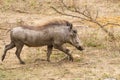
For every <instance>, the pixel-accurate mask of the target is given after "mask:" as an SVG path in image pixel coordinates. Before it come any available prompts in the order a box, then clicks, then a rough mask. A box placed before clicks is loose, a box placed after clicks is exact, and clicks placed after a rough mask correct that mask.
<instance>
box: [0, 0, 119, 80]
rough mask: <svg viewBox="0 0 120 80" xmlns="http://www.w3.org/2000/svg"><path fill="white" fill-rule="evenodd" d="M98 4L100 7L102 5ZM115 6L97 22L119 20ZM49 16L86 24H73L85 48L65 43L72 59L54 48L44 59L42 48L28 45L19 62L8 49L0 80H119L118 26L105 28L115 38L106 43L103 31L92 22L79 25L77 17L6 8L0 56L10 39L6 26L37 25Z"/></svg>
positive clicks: (1, 16)
mask: <svg viewBox="0 0 120 80" xmlns="http://www.w3.org/2000/svg"><path fill="white" fill-rule="evenodd" d="M111 1H112V0H111ZM99 2H101V1H99ZM114 4H115V3H114ZM114 4H112V5H114ZM117 5H119V4H117ZM99 6H100V3H98V5H97V7H99ZM101 6H103V4H102V5H101ZM100 8H102V10H103V11H105V10H104V9H106V7H100ZM117 8H118V6H117ZM117 8H116V7H114V8H113V9H112V10H111V12H112V13H111V14H110V13H109V15H107V13H104V12H103V13H102V15H101V16H100V18H99V21H100V22H101V23H104V22H115V23H120V16H119V15H120V14H119V13H118V12H115V13H114V12H113V10H117ZM108 11H110V10H108ZM118 11H119V10H118ZM101 12H102V11H101ZM105 15H107V16H105ZM50 18H62V19H66V20H69V21H70V22H72V23H73V24H74V25H82V26H86V27H76V28H77V30H78V32H79V36H80V39H81V41H82V42H83V46H84V47H85V50H84V51H82V52H81V51H78V50H77V49H75V48H74V47H73V46H71V45H69V44H66V45H65V46H67V47H68V48H69V49H70V50H71V51H72V55H73V57H74V61H73V62H70V61H68V60H67V59H64V57H65V56H66V55H65V54H64V53H62V52H60V51H58V50H56V49H54V50H53V54H52V55H51V62H47V61H46V47H40V48H38V47H37V48H32V47H31V48H29V47H27V46H25V47H24V49H23V50H22V54H21V57H22V59H23V60H24V61H25V62H26V64H25V65H21V64H19V61H18V59H17V57H16V56H15V53H14V52H15V49H12V50H10V51H8V53H7V56H6V58H5V60H4V62H0V80H104V79H105V78H115V79H117V80H119V79H120V51H119V48H120V27H113V26H112V27H110V28H108V30H110V31H112V32H113V33H114V35H115V37H116V41H112V42H110V41H109V37H108V36H107V35H106V33H105V32H103V31H102V30H101V29H99V28H98V27H96V25H95V24H92V23H88V22H86V23H84V24H82V23H79V22H78V21H79V20H78V19H75V18H71V17H66V16H61V15H58V14H53V15H52V14H49V15H48V14H47V15H43V14H38V13H37V14H36V13H32V14H31V13H30V14H29V13H19V12H15V11H9V10H7V11H3V12H2V11H1V12H0V52H1V53H0V56H2V54H3V50H4V46H5V45H6V44H8V43H9V42H10V38H9V32H8V33H7V31H8V30H9V29H11V28H13V27H17V26H18V25H19V23H20V22H21V20H22V21H24V24H29V25H38V24H40V23H39V21H40V20H43V19H44V20H45V19H50ZM88 24H89V25H88ZM89 26H90V27H89ZM91 26H93V27H91ZM94 26H95V27H94ZM0 59H1V58H0Z"/></svg>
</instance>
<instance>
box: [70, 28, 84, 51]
mask: <svg viewBox="0 0 120 80" xmlns="http://www.w3.org/2000/svg"><path fill="white" fill-rule="evenodd" d="M69 43H70V44H71V45H73V46H75V47H76V48H77V49H78V50H81V51H82V50H84V49H83V47H82V45H81V44H82V43H81V42H80V39H79V37H78V33H77V30H75V29H71V30H70V34H69Z"/></svg>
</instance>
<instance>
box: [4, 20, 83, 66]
mask: <svg viewBox="0 0 120 80" xmlns="http://www.w3.org/2000/svg"><path fill="white" fill-rule="evenodd" d="M10 38H11V43H10V44H8V45H6V46H5V49H4V54H3V56H2V61H3V60H4V58H5V56H6V52H7V51H8V50H10V49H12V48H14V47H16V52H15V54H16V56H17V58H18V59H19V61H20V63H21V64H24V62H23V61H22V59H21V57H20V53H21V50H22V48H23V46H24V45H27V46H29V47H40V46H45V45H46V46H47V61H50V55H51V53H52V49H53V47H54V48H55V49H58V50H60V51H62V52H64V53H65V54H67V55H68V56H69V60H71V61H73V57H72V55H71V53H70V51H69V50H68V49H67V48H65V47H63V46H62V45H63V44H64V43H70V44H71V45H73V46H74V47H76V48H77V49H79V50H83V48H82V47H81V45H80V40H79V38H78V34H77V30H75V29H73V25H72V24H71V23H70V22H68V21H66V20H59V19H58V20H51V21H48V22H46V23H44V24H41V25H39V26H36V27H35V26H34V27H33V26H19V27H16V28H13V29H11V31H10Z"/></svg>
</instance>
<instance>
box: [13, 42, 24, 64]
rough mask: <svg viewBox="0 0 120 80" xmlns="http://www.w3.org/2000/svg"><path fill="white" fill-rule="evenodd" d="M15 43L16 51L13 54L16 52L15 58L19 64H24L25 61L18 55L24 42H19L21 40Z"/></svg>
mask: <svg viewBox="0 0 120 80" xmlns="http://www.w3.org/2000/svg"><path fill="white" fill-rule="evenodd" d="M15 45H16V52H15V54H16V56H17V58H18V59H19V61H20V64H25V62H24V61H22V59H21V57H20V53H21V51H22V48H23V46H24V44H23V43H21V42H17V43H16V44H15Z"/></svg>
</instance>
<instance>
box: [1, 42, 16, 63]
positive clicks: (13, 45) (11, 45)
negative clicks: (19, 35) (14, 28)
mask: <svg viewBox="0 0 120 80" xmlns="http://www.w3.org/2000/svg"><path fill="white" fill-rule="evenodd" d="M14 47H15V44H14V43H13V42H11V43H10V44H8V45H6V46H5V49H4V54H3V55H2V61H3V60H4V59H5V56H6V53H7V51H8V50H10V49H12V48H14Z"/></svg>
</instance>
